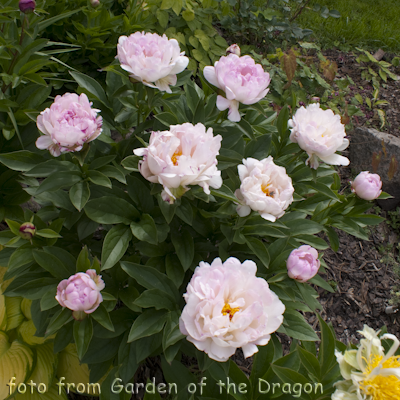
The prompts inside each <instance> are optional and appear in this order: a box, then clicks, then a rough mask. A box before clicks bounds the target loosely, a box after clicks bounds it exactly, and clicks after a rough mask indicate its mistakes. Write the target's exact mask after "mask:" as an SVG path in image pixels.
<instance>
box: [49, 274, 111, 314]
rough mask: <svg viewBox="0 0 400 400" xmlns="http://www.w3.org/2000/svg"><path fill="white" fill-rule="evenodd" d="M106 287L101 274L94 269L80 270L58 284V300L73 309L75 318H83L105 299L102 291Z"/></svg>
mask: <svg viewBox="0 0 400 400" xmlns="http://www.w3.org/2000/svg"><path fill="white" fill-rule="evenodd" d="M104 287H105V285H104V282H103V280H102V279H101V275H97V274H96V271H95V270H94V269H88V270H87V271H86V273H85V272H78V273H76V274H75V275H72V276H70V277H69V278H68V279H64V280H63V281H61V282H60V283H59V284H58V286H57V295H56V300H57V301H58V302H59V303H60V305H61V306H62V307H67V308H69V309H70V310H72V311H73V313H72V315H73V316H74V318H75V319H78V320H80V319H83V318H84V316H85V314H90V313H92V312H93V311H95V310H96V309H97V307H98V306H99V305H100V303H101V302H102V301H103V297H102V295H101V293H100V291H101V290H103V289H104Z"/></svg>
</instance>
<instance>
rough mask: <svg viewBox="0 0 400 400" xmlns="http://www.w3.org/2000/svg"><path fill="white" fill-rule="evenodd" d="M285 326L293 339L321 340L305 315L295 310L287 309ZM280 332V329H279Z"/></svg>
mask: <svg viewBox="0 0 400 400" xmlns="http://www.w3.org/2000/svg"><path fill="white" fill-rule="evenodd" d="M284 318H285V319H284V323H283V324H284V328H285V330H286V332H287V335H288V336H290V337H292V338H293V339H299V340H306V341H311V342H313V341H316V340H319V338H318V336H317V335H316V333H315V332H314V329H313V328H312V327H311V326H310V325H309V324H308V323H307V322H306V321H305V319H304V317H303V316H302V315H301V314H300V313H298V312H297V311H294V310H286V311H285V314H284ZM278 332H279V330H278Z"/></svg>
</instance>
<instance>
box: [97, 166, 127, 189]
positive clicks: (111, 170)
mask: <svg viewBox="0 0 400 400" xmlns="http://www.w3.org/2000/svg"><path fill="white" fill-rule="evenodd" d="M119 168H120V169H118V168H117V167H114V166H112V165H105V166H104V167H101V168H100V169H99V172H101V173H102V174H104V175H105V176H107V177H109V178H114V179H116V180H117V181H119V182H121V183H123V184H125V185H126V178H125V174H124V173H123V172H122V171H123V169H122V167H119ZM121 169H122V171H121Z"/></svg>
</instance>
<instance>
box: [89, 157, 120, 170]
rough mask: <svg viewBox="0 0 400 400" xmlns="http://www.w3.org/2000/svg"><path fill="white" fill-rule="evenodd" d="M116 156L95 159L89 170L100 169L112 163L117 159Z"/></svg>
mask: <svg viewBox="0 0 400 400" xmlns="http://www.w3.org/2000/svg"><path fill="white" fill-rule="evenodd" d="M115 157H116V155H115V154H113V155H110V156H104V157H98V158H95V159H94V160H93V161H92V162H91V163H90V164H89V169H90V170H93V169H99V168H101V167H102V166H104V165H107V164H109V163H110V162H111V161H113V160H114V159H115Z"/></svg>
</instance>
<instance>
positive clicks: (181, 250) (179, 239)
mask: <svg viewBox="0 0 400 400" xmlns="http://www.w3.org/2000/svg"><path fill="white" fill-rule="evenodd" d="M171 241H172V244H173V245H174V248H175V251H176V255H177V256H178V258H179V261H180V262H181V264H182V267H183V269H184V270H185V271H187V270H188V268H189V267H190V266H191V264H192V261H193V257H194V242H193V237H192V235H191V234H190V232H188V231H187V230H186V229H182V231H181V232H176V231H173V232H172V233H171Z"/></svg>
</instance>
